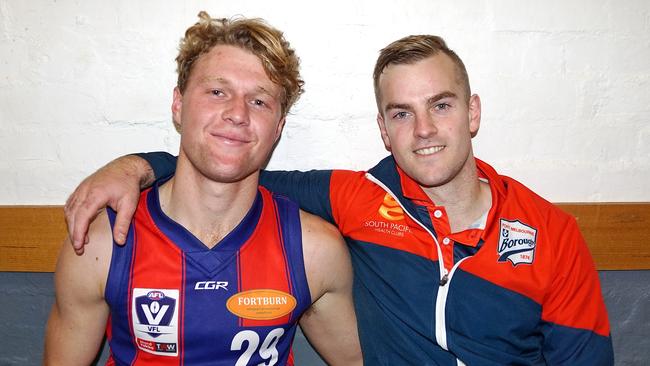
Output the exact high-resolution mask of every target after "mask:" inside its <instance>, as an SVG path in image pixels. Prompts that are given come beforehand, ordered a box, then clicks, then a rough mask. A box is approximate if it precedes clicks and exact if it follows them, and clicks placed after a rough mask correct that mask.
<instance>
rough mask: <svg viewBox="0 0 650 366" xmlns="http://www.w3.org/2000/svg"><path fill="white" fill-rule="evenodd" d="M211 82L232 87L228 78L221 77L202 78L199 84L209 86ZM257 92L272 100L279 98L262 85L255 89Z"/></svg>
mask: <svg viewBox="0 0 650 366" xmlns="http://www.w3.org/2000/svg"><path fill="white" fill-rule="evenodd" d="M211 81H217V82H220V83H223V84H225V85H231V84H232V83H231V82H230V80H228V79H226V78H223V77H221V76H206V77H204V78H202V79H201V80H200V81H199V83H201V84H207V83H209V82H211ZM255 90H257V91H258V92H259V93H262V94H266V95H268V96H269V97H271V98H275V99H277V98H278V96H277V95H274V94H273V93H272V92H271V91H270V90H268V89H267V88H265V87H263V86H261V85H258V86H257V87H256V88H255Z"/></svg>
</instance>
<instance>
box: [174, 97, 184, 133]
mask: <svg viewBox="0 0 650 366" xmlns="http://www.w3.org/2000/svg"><path fill="white" fill-rule="evenodd" d="M182 110H183V94H181V90H180V89H178V87H175V88H174V98H173V100H172V120H173V121H174V126H176V129H177V130H178V131H179V132H180V130H181V125H182V123H181V122H182V121H181V112H182Z"/></svg>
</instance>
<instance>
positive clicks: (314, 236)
mask: <svg viewBox="0 0 650 366" xmlns="http://www.w3.org/2000/svg"><path fill="white" fill-rule="evenodd" d="M300 218H301V222H302V231H303V253H304V257H305V267H306V270H307V279H308V281H309V289H310V291H311V294H312V301H314V303H313V304H312V306H311V307H310V308H309V309H308V310H307V312H306V313H305V314H303V316H302V318H301V320H300V327H301V328H302V330H303V332H304V333H305V335H306V336H307V339H309V342H310V343H311V344H312V345H313V346H314V348H315V349H316V351H317V352H318V353H319V354H320V355H321V357H323V359H324V360H325V361H326V362H327V363H328V364H329V365H345V366H349V365H362V364H363V360H362V357H361V347H360V344H359V336H358V332H357V319H356V315H355V313H354V304H353V302H352V265H351V263H350V254H349V252H348V249H347V247H346V245H345V242H344V241H343V238H341V235H340V233H339V232H338V230H336V228H334V226H332V225H330V224H328V223H326V222H325V221H324V220H322V219H320V218H317V217H316V216H313V215H310V214H307V213H304V212H301V216H300Z"/></svg>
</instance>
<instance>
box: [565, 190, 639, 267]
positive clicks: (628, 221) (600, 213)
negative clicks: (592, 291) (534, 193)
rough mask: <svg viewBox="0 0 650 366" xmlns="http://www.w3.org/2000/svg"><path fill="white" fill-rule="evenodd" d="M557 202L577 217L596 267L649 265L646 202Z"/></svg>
mask: <svg viewBox="0 0 650 366" xmlns="http://www.w3.org/2000/svg"><path fill="white" fill-rule="evenodd" d="M558 206H560V207H561V208H562V209H563V210H564V211H566V212H568V213H570V214H572V215H573V216H575V218H576V219H577V221H578V225H579V226H580V231H582V235H583V236H584V237H585V240H586V241H587V244H588V245H589V249H590V250H591V255H592V256H593V258H594V261H595V262H596V267H598V269H650V203H591V204H585V203H572V204H568V203H567V204H559V205H558Z"/></svg>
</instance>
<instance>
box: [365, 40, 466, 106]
mask: <svg viewBox="0 0 650 366" xmlns="http://www.w3.org/2000/svg"><path fill="white" fill-rule="evenodd" d="M439 52H442V53H444V54H445V55H447V56H449V58H451V60H452V61H453V62H454V64H455V65H456V80H457V81H458V83H460V84H461V85H462V86H463V88H464V89H465V92H466V96H465V98H466V99H467V101H469V97H470V95H471V90H470V87H469V77H468V76H467V70H466V69H465V64H463V61H462V60H461V59H460V57H458V55H457V54H456V52H454V51H452V50H450V49H449V47H447V44H446V43H445V40H444V39H442V38H441V37H438V36H433V35H413V36H407V37H404V38H402V39H398V40H397V41H395V42H393V43H391V44H389V45H388V46H386V47H385V48H383V49H382V50H381V51H379V57H378V58H377V63H376V64H375V70H374V72H373V74H372V78H373V82H374V88H375V99H376V100H377V106H378V107H379V108H381V107H380V106H379V103H380V102H379V77H380V76H381V73H382V72H383V71H384V69H385V68H386V67H388V66H389V65H399V64H413V63H416V62H418V61H421V60H424V59H425V58H428V57H431V56H435V55H437V54H438V53H439Z"/></svg>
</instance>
